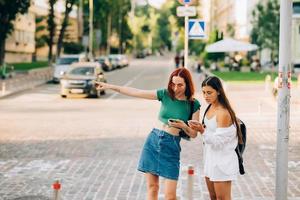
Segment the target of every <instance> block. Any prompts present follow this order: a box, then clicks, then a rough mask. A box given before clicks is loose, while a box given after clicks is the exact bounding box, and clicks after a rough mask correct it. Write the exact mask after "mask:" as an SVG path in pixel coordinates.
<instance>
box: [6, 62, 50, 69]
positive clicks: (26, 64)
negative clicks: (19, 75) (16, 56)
mask: <svg viewBox="0 0 300 200" xmlns="http://www.w3.org/2000/svg"><path fill="white" fill-rule="evenodd" d="M10 65H12V66H14V69H15V70H17V71H27V70H30V69H36V68H41V67H48V66H49V65H48V62H47V61H37V62H24V63H10Z"/></svg>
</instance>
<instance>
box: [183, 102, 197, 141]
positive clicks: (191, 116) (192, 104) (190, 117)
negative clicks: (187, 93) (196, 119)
mask: <svg viewBox="0 0 300 200" xmlns="http://www.w3.org/2000/svg"><path fill="white" fill-rule="evenodd" d="M193 110H194V101H191V102H190V115H189V120H190V119H192V118H193ZM185 123H186V124H187V122H185ZM179 136H180V137H181V138H182V139H185V140H187V141H190V140H191V137H190V136H189V135H188V134H186V133H185V132H184V130H182V129H181V130H180V131H179Z"/></svg>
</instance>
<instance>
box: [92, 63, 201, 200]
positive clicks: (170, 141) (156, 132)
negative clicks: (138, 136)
mask: <svg viewBox="0 0 300 200" xmlns="http://www.w3.org/2000/svg"><path fill="white" fill-rule="evenodd" d="M96 84H97V89H101V90H103V89H104V90H105V89H111V90H114V91H116V92H119V93H121V94H125V95H128V96H132V97H139V98H144V99H150V100H159V101H160V102H161V108H160V112H159V117H158V118H159V121H160V124H159V125H157V126H155V127H154V128H153V130H152V131H151V133H150V134H149V136H148V138H147V140H146V142H145V144H144V147H143V150H142V153H141V157H140V161H139V165H138V170H139V171H142V172H144V173H145V176H146V180H147V199H148V200H157V199H158V190H159V176H161V177H164V178H165V199H167V200H171V199H176V187H177V180H178V176H179V169H180V162H179V161H180V151H181V148H180V140H181V138H180V136H179V132H180V130H183V131H184V132H185V133H186V134H187V135H188V136H189V137H192V138H195V137H196V136H197V131H195V130H193V129H191V128H190V127H189V126H188V125H187V124H186V122H187V121H188V120H189V119H192V120H197V121H199V113H200V111H199V109H200V103H199V101H198V100H196V99H194V98H193V96H194V92H195V89H194V84H193V81H192V76H191V74H190V72H189V71H188V70H187V69H185V68H178V69H176V70H175V71H173V72H172V74H171V75H170V78H169V83H168V86H167V89H159V90H154V91H149V90H140V89H136V88H131V87H124V86H117V85H112V84H107V83H103V82H96Z"/></svg>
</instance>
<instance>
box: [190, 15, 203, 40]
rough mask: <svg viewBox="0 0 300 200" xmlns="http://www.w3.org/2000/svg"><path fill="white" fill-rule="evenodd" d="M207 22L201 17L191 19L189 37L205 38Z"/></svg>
mask: <svg viewBox="0 0 300 200" xmlns="http://www.w3.org/2000/svg"><path fill="white" fill-rule="evenodd" d="M204 38H206V35H205V22H204V21H202V20H199V19H189V39H204Z"/></svg>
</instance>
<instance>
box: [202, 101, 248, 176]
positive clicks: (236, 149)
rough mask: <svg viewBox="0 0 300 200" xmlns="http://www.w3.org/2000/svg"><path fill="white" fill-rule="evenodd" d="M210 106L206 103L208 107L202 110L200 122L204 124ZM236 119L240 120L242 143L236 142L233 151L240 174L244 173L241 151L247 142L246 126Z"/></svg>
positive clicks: (242, 151)
mask: <svg viewBox="0 0 300 200" xmlns="http://www.w3.org/2000/svg"><path fill="white" fill-rule="evenodd" d="M210 106H211V104H209V105H208V107H207V108H206V110H205V112H204V115H203V118H202V124H204V118H205V115H206V113H207V111H208V110H209V108H210ZM238 120H239V122H240V129H241V133H242V140H243V143H242V144H240V143H238V145H237V146H236V148H235V152H236V154H237V157H238V160H239V171H240V174H241V175H244V174H245V170H244V165H243V153H244V151H245V148H246V142H247V128H246V125H245V123H244V122H243V121H242V120H240V119H238Z"/></svg>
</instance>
